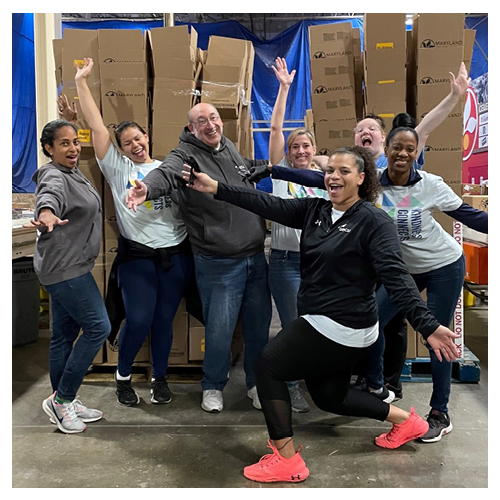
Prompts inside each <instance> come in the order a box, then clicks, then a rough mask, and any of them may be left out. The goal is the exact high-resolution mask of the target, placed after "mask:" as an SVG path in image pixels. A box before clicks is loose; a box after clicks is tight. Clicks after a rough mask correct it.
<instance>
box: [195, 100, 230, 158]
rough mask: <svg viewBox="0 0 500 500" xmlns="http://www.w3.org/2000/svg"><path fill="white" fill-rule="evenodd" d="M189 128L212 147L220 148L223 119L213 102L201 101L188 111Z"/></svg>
mask: <svg viewBox="0 0 500 500" xmlns="http://www.w3.org/2000/svg"><path fill="white" fill-rule="evenodd" d="M188 122H189V124H188V128H189V130H190V131H191V132H192V133H193V134H194V136H195V137H196V138H197V139H198V140H200V141H201V142H203V143H204V144H206V145H207V146H210V147H211V148H214V149H216V148H218V147H219V145H220V141H221V138H222V120H221V118H220V116H219V113H218V112H217V108H215V107H214V106H213V105H212V104H209V103H207V102H200V103H199V104H196V105H195V106H193V107H192V108H191V109H190V111H189V113H188Z"/></svg>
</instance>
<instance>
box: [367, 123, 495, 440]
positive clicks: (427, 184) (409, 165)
mask: <svg viewBox="0 0 500 500" xmlns="http://www.w3.org/2000/svg"><path fill="white" fill-rule="evenodd" d="M417 145H418V134H417V132H416V131H415V129H413V128H410V127H398V128H395V129H393V130H391V132H390V133H389V134H388V136H387V145H386V148H385V152H386V156H387V165H388V166H387V168H386V169H383V170H379V172H378V173H379V177H380V184H381V186H382V189H383V191H382V195H381V196H380V198H379V200H378V201H377V203H376V205H377V206H378V207H380V208H382V209H383V210H384V211H385V212H386V213H387V214H388V215H389V216H390V217H391V218H392V219H393V220H394V223H395V224H396V227H397V231H398V236H399V242H400V245H401V249H402V252H403V260H404V261H405V264H406V265H407V266H408V270H409V271H410V273H411V275H412V277H413V279H414V281H415V283H416V284H417V287H418V289H419V290H420V291H422V290H426V291H427V305H428V307H429V310H430V311H431V313H432V314H433V315H434V316H435V318H436V319H437V320H438V321H439V322H440V323H441V324H442V325H449V324H450V322H451V320H452V318H453V312H454V310H455V307H456V305H457V301H458V298H459V296H460V292H461V289H462V287H463V283H464V277H465V257H464V255H463V251H462V248H461V247H460V245H458V243H457V242H456V241H455V240H454V238H453V237H452V236H451V235H449V234H448V233H447V232H446V231H444V229H443V228H442V227H441V226H440V225H439V224H438V223H437V222H436V220H435V219H434V218H433V215H432V214H433V211H434V210H436V209H438V210H441V211H442V212H445V213H446V214H447V215H449V216H450V217H453V218H455V219H457V220H460V221H462V222H464V223H465V224H467V225H468V226H469V227H472V228H474V229H476V230H478V231H481V232H485V233H487V232H488V214H487V213H486V212H483V211H481V210H476V209H474V208H472V207H470V206H469V205H466V204H465V203H463V201H462V199H461V198H460V197H459V196H458V195H456V194H455V193H454V192H453V190H452V189H451V188H450V187H449V186H448V185H447V184H446V183H445V182H444V181H443V179H442V178H441V177H438V176H436V175H433V174H430V173H427V172H425V171H422V170H418V171H417V170H416V169H415V168H414V166H413V165H414V161H415V158H416V156H417ZM377 304H378V307H379V322H380V329H381V331H382V330H383V328H384V326H385V324H387V322H388V321H389V320H390V319H391V317H392V316H394V314H395V313H396V312H397V308H396V306H395V305H394V303H393V302H391V300H390V299H389V296H388V295H387V292H386V290H385V288H384V287H383V286H382V287H380V288H379V290H378V292H377ZM428 347H429V346H428ZM429 352H430V359H431V369H432V381H433V391H432V396H431V400H430V406H431V411H430V412H429V415H428V418H427V421H428V423H429V431H428V432H427V433H426V434H425V435H424V436H422V437H421V438H420V440H421V441H422V442H425V443H432V442H436V441H439V440H440V439H441V437H442V436H443V435H445V434H447V433H449V432H451V430H452V428H453V426H452V424H451V421H450V417H449V415H448V401H449V396H450V389H451V370H452V363H451V362H449V361H446V360H445V359H442V360H439V359H438V358H437V357H436V353H435V352H434V351H433V350H432V349H431V348H430V347H429ZM383 353H384V335H379V337H378V340H377V342H376V343H375V344H374V346H373V348H372V350H371V351H370V356H369V362H368V368H367V371H366V381H367V384H368V385H370V386H371V387H377V386H380V385H381V384H383ZM402 368H403V367H402V366H401V369H402Z"/></svg>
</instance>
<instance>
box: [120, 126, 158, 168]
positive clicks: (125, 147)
mask: <svg viewBox="0 0 500 500" xmlns="http://www.w3.org/2000/svg"><path fill="white" fill-rule="evenodd" d="M120 148H121V150H122V151H123V153H124V155H125V156H126V157H127V158H129V159H130V160H132V161H133V162H135V163H146V162H147V163H150V162H151V158H150V157H149V137H148V135H147V134H143V133H142V132H141V131H140V130H139V129H138V128H136V127H128V128H126V129H124V130H123V131H122V132H121V134H120Z"/></svg>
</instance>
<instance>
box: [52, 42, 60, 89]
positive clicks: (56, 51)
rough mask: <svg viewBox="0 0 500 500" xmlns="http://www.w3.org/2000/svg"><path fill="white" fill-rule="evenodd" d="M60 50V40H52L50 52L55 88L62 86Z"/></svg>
mask: <svg viewBox="0 0 500 500" xmlns="http://www.w3.org/2000/svg"><path fill="white" fill-rule="evenodd" d="M62 48H63V41H62V38H55V39H54V40H52V52H53V54H54V66H55V68H56V70H55V74H56V86H57V87H59V85H61V84H62Z"/></svg>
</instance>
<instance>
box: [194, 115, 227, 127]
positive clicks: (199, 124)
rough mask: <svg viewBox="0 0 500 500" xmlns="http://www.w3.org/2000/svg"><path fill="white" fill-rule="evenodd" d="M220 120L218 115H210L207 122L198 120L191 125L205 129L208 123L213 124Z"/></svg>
mask: <svg viewBox="0 0 500 500" xmlns="http://www.w3.org/2000/svg"><path fill="white" fill-rule="evenodd" d="M219 118H220V116H219V115H212V116H211V117H210V118H208V120H207V119H206V118H198V120H196V121H195V122H191V123H192V124H195V125H198V126H199V127H206V126H207V125H208V122H209V121H210V122H212V123H215V122H216V121H217V120H218V119H219Z"/></svg>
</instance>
